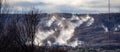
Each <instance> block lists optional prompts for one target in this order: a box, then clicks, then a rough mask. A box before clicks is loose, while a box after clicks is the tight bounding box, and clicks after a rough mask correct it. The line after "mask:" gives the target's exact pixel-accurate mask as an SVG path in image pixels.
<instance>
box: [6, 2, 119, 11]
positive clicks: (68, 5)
mask: <svg viewBox="0 0 120 52" xmlns="http://www.w3.org/2000/svg"><path fill="white" fill-rule="evenodd" d="M7 1H8V3H9V4H10V6H11V8H14V10H17V11H21V10H22V9H24V10H23V11H28V10H29V9H31V7H34V8H36V9H38V10H40V11H42V12H45V13H108V11H109V10H108V0H7ZM110 1H111V2H110V3H111V12H120V0H110Z"/></svg>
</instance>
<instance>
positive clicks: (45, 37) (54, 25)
mask: <svg viewBox="0 0 120 52" xmlns="http://www.w3.org/2000/svg"><path fill="white" fill-rule="evenodd" d="M93 19H94V18H93V17H90V16H89V15H87V16H83V17H79V16H76V15H73V16H72V17H71V18H65V17H58V16H56V15H53V16H51V17H44V18H41V20H40V21H39V24H38V26H37V30H36V34H35V36H36V37H35V40H34V43H35V45H38V46H42V45H44V44H48V45H49V46H52V45H54V44H55V45H56V44H57V45H68V46H72V47H75V46H77V45H78V44H80V43H78V40H77V39H76V40H75V41H73V42H68V41H69V40H70V39H71V38H72V37H73V36H75V35H74V32H75V28H76V27H79V26H80V25H81V24H83V23H86V26H90V25H92V23H93V22H94V20H93ZM89 23H90V24H89ZM56 33H57V34H56ZM49 38H53V39H54V40H55V41H54V42H52V41H51V40H50V39H49ZM44 41H47V42H46V43H45V42H44Z"/></svg>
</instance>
